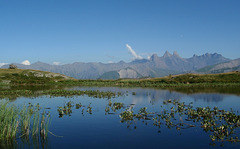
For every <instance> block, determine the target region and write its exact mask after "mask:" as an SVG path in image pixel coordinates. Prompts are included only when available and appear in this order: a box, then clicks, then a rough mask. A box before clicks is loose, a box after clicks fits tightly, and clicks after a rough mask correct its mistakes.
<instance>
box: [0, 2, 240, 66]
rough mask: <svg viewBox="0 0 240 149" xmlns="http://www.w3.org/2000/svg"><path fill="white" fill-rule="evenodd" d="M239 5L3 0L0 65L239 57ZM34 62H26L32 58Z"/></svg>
mask: <svg viewBox="0 0 240 149" xmlns="http://www.w3.org/2000/svg"><path fill="white" fill-rule="evenodd" d="M239 5H240V1H238V0H230V1H223V0H211V1H209V0H196V1H191V0H182V1H177V0H171V1H169V0H168V1H167V0H164V1H159V0H148V1H146V0H143V1H138V0H122V1H117V0H102V1H97V0H90V1H85V0H81V1H77V0H69V1H64V0H48V1H47V0H42V1H27V0H22V1H17V0H10V1H0V18H1V23H0V51H1V52H2V54H1V56H0V64H3V63H22V62H25V64H28V61H29V62H30V63H35V62H37V61H41V62H45V63H49V64H56V65H57V64H70V63H73V62H102V63H109V62H119V61H121V60H123V61H125V62H130V61H131V60H133V59H136V58H147V57H148V56H151V55H152V54H154V53H156V54H157V55H158V56H162V55H163V54H164V53H165V51H169V52H170V53H171V54H172V53H173V52H174V51H177V52H178V54H179V55H180V56H181V57H183V58H189V57H192V56H193V55H194V54H196V55H203V54H205V53H218V54H221V55H223V56H224V57H226V58H230V59H236V58H239V57H240V27H239V26H240V9H239ZM26 60H27V61H26Z"/></svg>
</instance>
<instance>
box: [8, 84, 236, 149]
mask: <svg viewBox="0 0 240 149" xmlns="http://www.w3.org/2000/svg"><path fill="white" fill-rule="evenodd" d="M70 89H77V90H90V89H91V90H96V89H98V90H100V91H119V92H122V93H124V96H120V97H117V98H113V99H98V98H90V97H87V96H75V97H73V98H65V97H54V98H50V97H47V96H42V97H37V98H33V99H32V98H17V99H15V100H14V101H12V102H11V103H13V104H16V105H18V106H21V105H23V104H28V103H32V104H36V103H39V104H40V106H41V107H45V108H47V109H46V110H47V111H50V113H51V118H52V120H51V124H50V128H49V130H50V131H51V132H52V133H53V134H55V135H57V136H55V135H52V134H49V135H48V138H47V140H46V141H45V142H44V143H40V144H37V143H33V142H28V143H27V142H25V143H24V142H23V141H22V140H21V139H18V140H17V143H16V146H17V148H191V149H192V148H194V149H196V148H240V142H238V143H230V142H215V146H214V145H211V139H210V138H209V135H210V134H211V133H210V132H204V131H203V129H202V128H199V127H192V128H188V129H184V130H180V131H178V130H176V129H175V128H171V129H168V128H167V127H166V126H165V125H163V126H161V127H160V128H158V127H156V126H154V125H153V121H152V120H145V121H143V120H135V121H132V122H131V123H128V122H123V123H122V122H120V121H121V118H120V117H119V114H120V113H121V112H122V111H124V110H126V109H129V108H132V110H133V111H136V112H137V111H138V110H139V109H140V108H142V107H147V111H149V112H161V111H162V108H161V105H163V101H164V100H167V99H178V100H179V101H180V102H185V103H190V102H193V106H194V107H207V106H209V107H211V108H213V107H215V106H217V107H219V109H225V110H231V109H232V110H234V111H236V112H237V111H238V110H239V109H240V96H239V95H236V94H222V93H204V92H203V93H192V94H189V93H188V94H186V93H182V92H177V91H169V90H160V89H143V88H108V87H103V88H97V87H87V88H80V87H72V88H70ZM109 100H111V102H112V103H114V102H122V103H124V107H123V108H122V109H120V110H116V111H115V112H113V111H111V110H110V114H106V112H105V108H106V107H107V106H108V103H109ZM69 101H71V102H72V103H74V104H76V103H81V104H82V105H83V106H85V107H81V108H79V109H76V108H75V107H73V108H72V113H71V115H70V116H69V115H64V116H63V117H61V118H60V117H59V114H58V111H57V108H58V107H60V106H63V105H64V104H65V103H67V102H69ZM89 104H90V105H91V107H92V114H89V113H88V112H87V106H88V105H89ZM130 105H131V106H130ZM49 108H50V109H49ZM82 109H84V111H82ZM236 133H239V130H237V132H236Z"/></svg>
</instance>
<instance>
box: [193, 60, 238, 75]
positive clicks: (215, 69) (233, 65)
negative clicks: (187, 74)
mask: <svg viewBox="0 0 240 149" xmlns="http://www.w3.org/2000/svg"><path fill="white" fill-rule="evenodd" d="M231 71H240V58H239V59H235V60H231V61H228V62H225V63H219V64H216V65H211V66H207V67H204V68H201V69H199V70H197V72H199V73H224V72H231Z"/></svg>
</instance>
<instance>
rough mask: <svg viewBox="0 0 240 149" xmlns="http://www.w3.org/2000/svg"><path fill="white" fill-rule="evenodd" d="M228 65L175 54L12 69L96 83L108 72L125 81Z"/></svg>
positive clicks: (214, 58) (213, 58) (215, 59)
mask: <svg viewBox="0 0 240 149" xmlns="http://www.w3.org/2000/svg"><path fill="white" fill-rule="evenodd" d="M228 61H230V59H227V58H225V57H223V56H222V55H221V54H217V53H214V54H209V53H206V54H203V55H200V56H197V55H193V57H191V58H182V57H180V56H179V54H178V53H177V52H174V53H173V54H170V53H169V52H168V51H166V52H165V54H164V55H163V56H161V57H159V56H158V55H157V54H153V55H152V56H151V57H150V58H149V59H136V60H133V61H131V62H129V63H126V62H124V61H120V62H118V63H109V64H104V63H93V62H91V63H82V62H75V63H73V64H65V65H50V64H46V63H42V62H36V63H33V64H31V65H22V64H15V65H17V67H18V68H21V69H35V70H42V71H49V72H55V73H61V74H64V75H67V76H70V77H73V78H77V79H98V78H99V77H100V78H101V76H102V75H103V74H105V73H108V72H115V75H117V74H116V72H118V73H119V72H121V73H120V74H121V75H120V74H119V76H122V77H123V76H124V77H128V78H136V77H162V76H166V75H169V74H179V73H183V72H189V71H196V70H198V69H200V68H203V67H206V66H210V65H215V64H219V63H224V62H228ZM7 67H8V65H4V66H2V68H7ZM126 68H130V69H129V71H124V69H126ZM133 70H134V71H133ZM137 74H138V75H137ZM120 78H121V77H120Z"/></svg>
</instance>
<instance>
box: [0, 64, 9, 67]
mask: <svg viewBox="0 0 240 149" xmlns="http://www.w3.org/2000/svg"><path fill="white" fill-rule="evenodd" d="M7 64H8V63H0V67H2V66H3V65H7Z"/></svg>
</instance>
